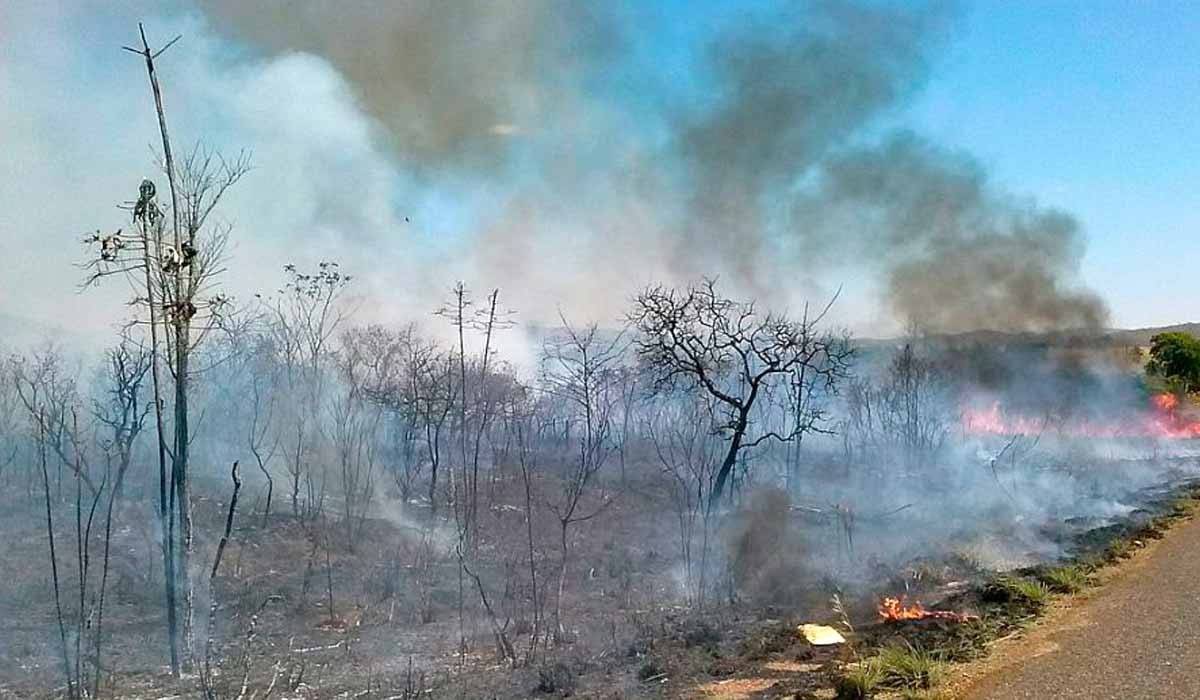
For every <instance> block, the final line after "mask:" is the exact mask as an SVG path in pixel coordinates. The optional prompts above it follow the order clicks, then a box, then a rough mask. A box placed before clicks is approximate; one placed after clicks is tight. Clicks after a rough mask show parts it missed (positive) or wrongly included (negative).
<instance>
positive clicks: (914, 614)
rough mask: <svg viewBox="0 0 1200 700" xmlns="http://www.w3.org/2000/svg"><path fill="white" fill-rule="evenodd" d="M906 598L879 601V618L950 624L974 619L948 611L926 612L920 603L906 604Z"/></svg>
mask: <svg viewBox="0 0 1200 700" xmlns="http://www.w3.org/2000/svg"><path fill="white" fill-rule="evenodd" d="M904 600H905V598H904V596H900V597H899V598H892V597H885V598H883V599H882V600H880V601H879V607H878V610H879V616H880V617H882V618H883V619H884V620H886V621H888V622H902V621H905V620H949V621H950V622H966V621H967V620H971V619H973V616H971V615H964V614H962V613H956V612H950V611H948V610H926V609H925V608H924V606H922V605H921V604H920V603H919V602H918V603H913V604H912V605H906V604H905V603H904Z"/></svg>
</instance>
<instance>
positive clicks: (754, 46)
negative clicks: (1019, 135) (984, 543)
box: [0, 0, 1106, 333]
mask: <svg viewBox="0 0 1200 700" xmlns="http://www.w3.org/2000/svg"><path fill="white" fill-rule="evenodd" d="M156 13H157V14H156ZM958 15H959V13H958V12H957V11H956V8H954V7H953V6H951V5H948V4H946V3H941V2H931V3H925V4H922V5H919V6H915V7H914V6H911V5H908V4H905V5H904V6H900V4H893V3H875V2H866V1H850V0H830V1H814V2H795V3H764V4H762V5H758V6H755V7H752V8H749V9H745V8H740V9H738V10H737V11H736V12H735V11H732V10H730V9H728V8H724V9H722V8H716V7H709V8H706V9H701V10H699V11H698V14H697V15H696V16H695V18H696V21H695V23H691V24H689V25H687V26H683V25H681V24H680V18H679V17H678V16H675V15H674V14H672V13H671V12H669V11H667V10H664V9H660V8H656V7H653V6H650V5H644V4H640V3H633V4H629V5H623V4H619V3H603V4H598V5H591V6H588V7H583V6H580V5H577V4H570V3H567V4H564V3H553V2H546V1H544V0H515V1H514V2H505V3H488V2H482V1H481V2H464V3H454V4H452V5H447V4H445V3H436V2H404V3H352V4H345V3H325V2H318V1H316V0H300V1H298V2H288V3H284V2H270V3H254V4H252V5H246V4H243V3H234V2H229V1H228V0H200V2H198V3H196V4H193V3H190V2H183V1H182V0H181V1H180V2H177V3H174V4H170V5H167V6H152V5H140V6H139V4H138V3H134V4H133V5H132V6H129V7H126V6H109V5H101V4H91V5H85V6H84V7H83V9H81V11H80V12H77V13H72V12H70V11H68V9H67V8H65V7H57V6H53V5H47V6H40V5H39V6H33V5H30V6H29V7H25V8H18V11H17V12H16V13H15V14H14V16H13V17H11V18H10V19H11V22H10V24H11V25H13V26H15V27H18V29H15V30H13V32H12V36H13V38H14V41H15V42H16V43H15V44H14V47H13V48H14V51H15V52H18V53H20V54H22V55H33V56H37V57H38V60H37V62H36V64H31V66H32V65H36V66H40V68H36V69H35V68H33V67H31V66H25V65H24V64H16V63H14V64H11V65H0V84H3V85H5V86H6V87H7V88H8V90H9V91H10V92H13V93H14V94H22V95H24V99H25V101H26V102H27V103H28V104H30V105H36V106H37V107H38V109H40V110H42V111H43V112H44V113H46V114H49V115H54V116H53V123H52V124H51V125H50V126H46V125H44V124H34V123H31V122H30V121H29V120H28V119H27V118H26V117H25V116H23V114H22V113H21V112H20V111H19V110H16V109H10V110H7V111H5V110H0V123H2V124H3V125H4V126H5V128H6V130H7V131H8V132H9V133H10V134H12V135H13V142H14V143H15V144H17V145H18V146H19V148H18V151H17V155H18V157H17V158H15V160H14V161H13V162H14V164H19V165H14V167H15V168H17V169H18V170H14V171H13V172H12V173H11V174H10V177H8V178H7V179H8V180H10V181H12V182H14V183H20V187H21V189H19V190H18V189H16V188H15V187H14V189H13V191H12V192H11V193H4V192H0V204H3V205H4V207H5V209H6V210H9V211H10V212H12V215H13V219H14V220H24V221H28V222H29V230H30V231H38V230H40V229H44V228H47V227H50V228H52V229H54V230H63V231H66V232H69V233H70V234H71V236H74V235H76V233H77V232H78V231H81V230H88V229H91V228H94V227H96V226H111V227H112V228H117V227H119V226H120V225H121V224H122V223H123V220H121V219H120V218H119V217H118V216H117V214H116V213H113V214H112V218H111V220H110V219H108V218H106V217H105V215H104V213H105V212H110V211H113V210H112V209H111V204H112V203H113V201H114V198H115V197H116V198H119V196H120V195H119V194H114V193H123V192H130V193H133V191H134V189H135V188H136V184H137V182H139V181H140V178H141V177H142V176H144V175H146V174H147V172H151V173H152V172H153V168H154V165H153V163H149V164H147V163H146V162H145V161H144V158H145V154H146V151H145V145H146V143H148V142H149V136H148V134H153V129H154V124H153V121H152V120H151V119H150V116H151V112H150V110H149V109H148V107H147V105H146V104H145V103H144V102H139V101H138V100H139V99H141V98H142V97H143V95H142V92H143V85H142V84H141V82H140V80H139V77H138V76H137V75H136V71H134V70H133V69H132V68H131V67H129V66H128V65H127V64H126V63H123V62H118V60H119V59H120V60H124V59H126V58H127V57H126V56H124V55H123V54H119V52H118V54H113V53H111V52H112V44H113V43H114V42H115V43H120V41H119V39H120V38H121V37H124V36H126V33H127V32H129V31H130V27H133V26H135V23H136V21H137V20H138V19H145V20H146V22H147V27H148V29H149V30H150V31H151V35H152V38H153V37H158V36H159V34H161V35H164V36H165V37H169V36H171V35H173V34H175V33H182V34H184V36H185V40H184V42H182V43H181V44H179V45H178V46H177V47H175V48H173V49H172V52H171V53H170V54H169V55H168V56H164V60H163V64H162V66H161V70H162V73H163V77H164V80H166V81H167V87H168V106H169V108H170V109H171V110H172V116H173V119H175V123H176V124H178V127H177V128H176V129H175V130H176V131H177V132H178V133H179V134H181V138H183V139H184V141H185V142H187V141H190V140H192V139H194V138H202V139H204V140H206V141H207V142H208V143H209V145H212V146H215V147H217V148H220V149H222V150H234V151H235V150H236V149H238V148H241V147H249V148H252V149H253V151H254V165H255V171H254V172H253V173H252V174H251V176H250V177H248V178H247V179H246V181H245V184H244V187H243V188H242V189H241V190H239V191H238V192H235V193H234V194H233V195H232V198H231V200H230V201H229V210H228V214H229V218H230V220H231V221H232V222H233V223H235V224H236V231H235V240H236V241H237V242H238V243H237V247H236V248H235V249H234V250H233V257H232V259H231V262H230V275H229V278H228V280H227V284H228V288H229V290H230V291H231V292H232V293H233V294H235V295H237V296H240V297H247V296H248V295H249V294H250V293H253V292H262V291H269V290H270V289H272V288H273V287H274V285H275V284H276V282H277V279H269V278H267V277H264V276H263V275H262V272H263V271H264V270H267V271H269V270H279V269H280V268H281V267H282V266H283V264H285V263H288V262H295V263H299V264H301V265H309V266H311V265H312V264H315V262H316V261H317V260H321V259H333V260H338V261H340V262H341V263H342V266H343V268H344V269H346V270H347V271H348V272H351V273H353V274H354V275H355V276H356V277H357V278H358V280H359V282H358V283H357V284H356V290H355V292H356V294H360V295H362V296H365V297H368V298H371V299H373V300H374V301H376V302H378V303H371V304H364V305H363V308H366V309H376V310H380V313H381V315H384V316H386V315H387V314H391V316H389V317H387V318H383V317H381V318H378V319H374V320H382V321H388V322H390V321H398V320H402V319H411V318H412V317H413V316H414V315H419V316H425V315H426V314H428V312H429V310H431V309H434V308H437V307H439V306H440V305H441V303H442V302H443V301H444V296H445V290H446V289H447V288H448V287H449V286H450V285H451V284H452V283H453V282H454V281H455V280H456V279H464V280H466V281H467V282H468V284H470V285H471V286H472V287H474V288H476V289H485V288H490V287H493V286H498V287H501V288H503V290H504V297H505V299H506V305H507V306H509V307H511V308H514V309H516V310H518V311H519V312H520V314H521V316H522V318H523V319H524V320H526V321H528V322H530V323H536V322H553V321H554V320H555V319H557V317H558V311H559V310H560V309H562V310H564V311H566V312H567V313H568V314H569V315H571V316H573V317H576V318H579V319H582V318H591V319H595V320H598V321H601V322H603V323H609V322H612V321H613V320H614V319H617V318H620V317H621V316H622V315H623V313H624V312H625V310H626V307H627V302H628V298H629V296H630V295H631V294H632V293H633V292H634V291H635V290H637V289H638V288H640V287H642V286H644V285H647V284H651V283H656V282H663V283H667V284H681V283H687V282H693V281H695V280H696V279H697V278H698V277H701V276H713V277H719V278H721V282H722V286H723V287H724V288H725V289H727V290H728V292H729V293H730V294H732V295H734V296H740V297H743V298H749V297H754V298H757V299H759V300H761V302H762V303H763V304H767V305H770V306H774V307H777V308H790V309H791V310H792V311H797V310H798V309H799V307H800V305H801V304H802V303H803V302H806V301H822V300H824V299H828V298H829V297H830V296H831V295H832V294H833V293H834V292H835V290H836V289H838V288H839V287H840V288H843V290H844V293H843V296H842V299H843V301H842V302H840V303H839V304H838V305H837V307H835V312H834V313H835V316H836V318H835V319H834V320H836V321H838V322H841V323H845V324H847V325H850V326H852V327H855V328H856V329H858V330H867V331H869V332H871V333H892V332H895V331H897V330H899V329H901V328H902V327H904V326H905V325H906V324H908V323H909V322H913V321H915V322H917V323H919V324H920V325H921V326H923V327H924V328H925V329H926V330H930V331H942V332H956V331H969V330H974V329H979V328H992V329H997V330H1008V331H1014V330H1020V331H1026V330H1027V331H1040V330H1049V329H1063V328H1095V327H1098V326H1101V325H1103V323H1104V321H1105V319H1106V312H1105V307H1104V304H1103V303H1102V302H1101V301H1100V300H1099V299H1098V298H1097V297H1096V296H1095V295H1094V294H1093V293H1092V292H1090V291H1089V290H1087V289H1084V288H1081V287H1080V286H1079V282H1078V279H1077V273H1078V268H1079V262H1080V259H1081V256H1082V254H1083V251H1084V238H1083V235H1082V232H1081V230H1080V227H1079V225H1078V223H1077V222H1076V221H1075V220H1074V219H1072V218H1071V217H1070V215H1068V214H1066V213H1063V212H1058V211H1055V210H1052V209H1047V208H1044V207H1042V206H1039V205H1038V204H1037V203H1035V202H1032V201H1028V200H1025V199H1021V198H1020V197H1018V196H1015V195H1012V194H1009V193H1007V192H1005V191H1003V190H1001V189H999V188H997V187H996V186H994V185H993V184H992V183H991V182H989V179H988V177H987V173H986V172H985V171H984V170H983V169H982V168H981V167H980V166H979V164H978V163H976V162H975V161H973V160H972V158H971V157H970V156H969V155H966V154H962V153H957V152H949V151H947V150H946V149H944V148H942V147H940V146H938V145H937V144H936V143H934V142H932V141H930V140H928V139H927V138H923V137H922V136H919V135H913V134H908V133H904V132H899V133H897V132H896V131H895V130H894V129H893V128H892V125H893V124H895V123H902V122H903V112H904V109H905V108H906V107H907V106H908V103H909V101H910V99H911V98H912V97H913V96H914V95H917V94H919V92H920V91H921V89H922V88H923V86H924V84H925V83H926V81H927V80H928V78H929V76H930V75H931V74H932V73H934V72H936V64H937V61H938V60H939V57H940V56H941V54H942V51H941V49H942V47H943V45H944V44H945V43H946V42H947V40H948V38H949V37H952V36H953V34H954V32H955V30H956V27H957V25H958ZM42 26H47V27H56V28H57V31H59V32H61V33H62V34H63V35H64V36H62V37H60V39H61V41H60V42H59V43H62V45H66V46H77V48H76V49H75V50H74V51H72V52H66V53H64V52H54V51H50V50H49V49H48V48H46V46H48V44H46V43H43V44H42V45H38V44H36V43H35V42H33V41H32V40H29V41H26V40H24V39H22V37H26V36H35V35H36V34H37V32H36V31H34V29H33V28H35V27H42ZM22 27H27V28H29V29H28V30H24V29H21V28H22ZM81 37H82V38H81ZM101 58H102V59H104V60H105V61H110V62H111V65H108V64H107V63H106V64H105V65H104V66H103V70H100V68H98V67H95V65H94V64H95V61H96V60H98V59H101ZM47 74H54V75H63V76H76V75H78V76H80V77H79V78H78V80H79V85H78V86H77V87H76V88H64V89H63V90H61V91H56V92H53V93H50V92H46V91H45V90H43V89H42V86H44V84H45V81H44V77H45V75H47ZM89 91H90V93H95V94H94V95H90V97H89V99H88V100H87V101H86V108H87V113H88V114H89V117H88V120H89V121H88V124H89V130H79V129H77V128H76V127H77V125H78V121H79V118H80V117H79V116H78V115H79V110H80V109H82V108H83V105H82V104H80V105H75V104H74V103H72V102H71V101H70V100H67V99H66V98H65V97H64V95H68V94H73V93H75V92H80V93H84V92H89ZM131 120H132V121H131ZM48 128H49V129H51V130H53V131H54V133H55V137H54V138H53V139H47V138H44V137H43V136H42V132H43V131H45V130H46V129H48ZM101 134H103V138H106V139H107V138H109V137H110V135H111V138H112V139H114V142H113V144H112V146H113V147H112V149H111V152H112V154H113V156H112V162H111V163H98V164H97V165H96V168H95V169H94V170H95V171H96V172H97V173H101V175H99V176H97V177H95V178H89V179H88V181H87V183H88V186H89V188H90V190H89V193H88V196H87V197H86V198H83V197H76V198H73V200H72V201H74V202H76V203H77V204H76V207H75V208H74V209H71V208H68V210H66V211H59V212H56V213H55V214H54V215H53V216H50V215H49V214H48V213H47V210H46V209H45V208H44V207H39V206H35V205H34V204H33V202H36V201H37V198H36V197H34V196H32V194H31V193H33V192H36V191H42V190H45V189H47V188H53V187H56V186H57V185H58V184H60V181H59V179H58V178H57V176H56V174H57V173H61V172H68V171H69V172H81V169H80V167H79V161H81V160H84V159H91V160H94V159H95V158H96V157H98V156H96V155H95V153H94V151H95V148H94V144H95V142H96V139H97V138H100V137H101V136H100V135H101ZM49 144H53V146H50V145H49ZM130 154H134V155H133V156H132V157H131V156H130ZM122 163H125V164H126V165H125V167H124V168H122V167H121V164H122ZM129 163H133V165H129ZM5 194H11V195H12V196H10V197H5V196H4V195H5ZM268 203H269V204H268ZM64 235H65V234H64ZM28 238H29V241H30V245H34V246H38V245H40V246H41V248H42V249H43V250H41V253H44V254H45V255H54V256H56V257H55V260H56V261H61V263H62V264H61V265H60V266H59V267H61V269H63V270H64V273H63V275H62V277H61V278H55V279H53V280H47V279H44V278H41V279H34V278H33V277H32V276H30V275H29V274H28V273H27V271H24V270H20V269H17V270H10V269H6V268H2V267H0V272H4V273H6V274H12V275H16V276H18V277H20V276H21V275H24V278H28V279H27V281H28V284H27V285H25V286H21V287H20V288H21V289H22V292H21V294H22V295H23V296H22V298H19V299H15V300H12V301H10V302H6V304H7V305H6V307H5V309H4V311H5V312H7V313H17V314H18V315H20V314H24V313H27V312H28V310H29V309H33V308H35V307H37V308H47V309H54V308H63V307H64V306H65V305H66V304H67V299H68V298H73V297H75V295H74V288H75V282H76V280H75V279H74V277H72V276H71V275H72V272H69V271H68V270H69V269H70V265H69V263H70V262H71V261H72V260H74V259H75V258H74V256H75V255H76V253H75V251H74V249H70V248H69V247H64V246H61V245H54V246H50V244H48V243H45V241H48V240H49V239H46V238H44V237H40V236H37V235H35V234H32V233H31V234H29V235H28ZM299 242H303V245H297V243H299ZM34 253H37V251H31V254H34ZM297 258H302V259H297ZM56 264H57V263H56ZM24 278H23V279H24ZM51 284H52V285H53V294H47V293H46V288H47V287H48V286H49V285H51ZM91 299H92V297H89V303H90V300H91ZM97 303H98V302H97ZM106 303H107V301H106ZM104 308H110V306H105V307H104ZM877 310H878V311H877ZM384 312H386V313H384ZM47 315H48V314H47ZM864 323H865V324H871V325H870V326H869V327H866V328H864V326H863V324H864Z"/></svg>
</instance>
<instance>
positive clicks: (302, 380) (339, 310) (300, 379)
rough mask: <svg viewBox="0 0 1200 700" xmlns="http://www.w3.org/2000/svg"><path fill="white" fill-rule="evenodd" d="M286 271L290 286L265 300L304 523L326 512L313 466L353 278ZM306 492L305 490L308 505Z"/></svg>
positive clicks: (296, 510)
mask: <svg viewBox="0 0 1200 700" xmlns="http://www.w3.org/2000/svg"><path fill="white" fill-rule="evenodd" d="M283 269H284V272H286V273H287V275H288V280H287V282H286V283H285V284H284V286H283V287H282V288H281V289H280V290H279V293H278V294H277V295H275V296H274V297H273V298H270V299H267V298H261V297H260V298H261V299H262V303H263V305H264V308H265V310H266V312H267V316H268V318H269V326H268V328H269V332H270V334H271V340H272V347H274V349H275V352H276V353H277V354H278V358H279V360H278V361H279V363H280V365H281V366H282V371H283V383H284V386H283V388H285V389H286V390H287V392H288V402H287V404H286V412H285V413H284V415H281V416H280V419H281V420H282V421H284V424H285V426H286V434H285V437H284V439H283V440H282V444H283V452H284V455H285V456H286V458H287V470H288V473H289V475H290V477H291V482H292V483H291V502H292V513H293V515H295V516H296V517H297V518H299V519H300V520H302V521H303V520H306V519H308V518H311V517H313V516H315V515H317V513H318V512H319V511H320V508H321V504H320V497H319V496H318V495H317V492H316V488H315V482H314V476H313V474H312V472H311V469H310V464H309V460H310V453H311V452H312V451H313V450H315V448H316V442H317V440H318V439H319V437H320V434H319V432H320V425H321V423H320V422H321V410H322V407H323V404H324V401H325V399H326V388H327V387H326V384H327V379H328V377H327V374H328V372H327V365H328V360H329V359H330V353H331V351H332V348H331V347H330V345H331V343H332V341H333V339H334V338H335V337H336V334H337V332H338V330H339V329H340V328H341V326H342V323H343V321H345V319H346V315H347V314H348V313H349V309H348V308H347V307H346V306H345V305H344V304H342V303H341V301H342V297H343V295H344V293H345V291H346V287H347V285H348V284H349V283H350V282H351V281H352V279H353V278H352V277H351V276H350V275H343V274H342V273H341V271H340V270H339V269H338V264H337V263H336V262H330V261H323V262H321V263H319V264H318V265H317V270H316V271H315V272H302V271H300V270H298V269H297V268H296V266H295V265H285V266H284V268H283ZM322 478H323V475H322ZM302 486H304V487H306V499H305V503H304V504H303V505H302V504H301V502H300V494H301V487H302Z"/></svg>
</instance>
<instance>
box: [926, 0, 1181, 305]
mask: <svg viewBox="0 0 1200 700" xmlns="http://www.w3.org/2000/svg"><path fill="white" fill-rule="evenodd" d="M965 10H966V12H965V15H964V17H963V22H962V26H961V28H960V31H959V32H958V33H957V34H956V35H954V36H953V38H952V39H951V41H950V45H949V46H948V47H947V50H946V51H945V53H944V54H943V55H942V56H941V57H940V58H939V59H938V61H937V63H936V64H935V66H934V69H933V72H932V75H931V79H930V82H929V84H928V85H927V87H926V88H925V90H924V91H923V92H922V93H921V95H920V96H919V97H918V99H917V100H916V102H915V103H914V104H913V105H912V107H911V109H910V110H908V114H906V115H905V118H906V119H911V123H912V124H914V125H915V126H916V127H917V128H919V129H920V130H922V131H924V132H927V133H930V134H933V135H936V137H937V138H938V139H940V140H942V141H943V142H944V143H949V144H952V145H955V146H958V147H961V148H963V149H966V150H968V151H970V152H971V153H973V154H974V155H975V156H976V157H977V158H979V159H980V160H981V161H982V162H983V163H985V164H986V165H987V166H988V167H990V168H991V169H992V175H993V177H994V178H996V179H997V180H998V181H999V182H1001V183H1002V184H1003V185H1005V186H1006V187H1007V188H1008V189H1009V190H1011V191H1013V192H1016V193H1023V194H1027V195H1032V196H1036V197H1038V198H1039V199H1040V200H1042V201H1044V202H1045V203H1047V204H1052V205H1055V206H1058V207H1062V208H1064V209H1067V210H1069V211H1071V212H1073V213H1075V214H1076V215H1077V216H1078V217H1079V218H1080V219H1081V221H1082V222H1083V224H1084V225H1085V227H1086V230H1087V233H1088V237H1089V243H1090V245H1089V247H1088V251H1087V255H1086V257H1085V258H1084V262H1083V275H1084V277H1085V279H1086V280H1087V281H1088V282H1089V283H1090V284H1091V285H1093V286H1094V287H1095V288H1096V289H1098V290H1100V291H1101V292H1102V293H1103V295H1104V296H1105V298H1106V299H1107V300H1108V302H1109V304H1110V305H1111V307H1112V309H1113V316H1114V318H1113V321H1114V322H1115V323H1116V324H1118V325H1122V326H1145V325H1157V324H1166V323H1173V322H1178V321H1182V320H1197V319H1200V274H1197V267H1196V266H1197V263H1200V208H1198V207H1197V195H1196V191H1197V186H1198V185H1200V49H1198V45H1197V43H1196V38H1197V37H1200V3H1195V2H1178V1H1155V2H1137V1H1135V0H1086V1H1083V0H1077V1H1073V2H1067V1H1064V0H1046V1H1033V0H1025V1H1022V2H1011V1H1010V2H1003V1H998V0H987V1H979V2H972V3H969V4H967V5H966V6H965Z"/></svg>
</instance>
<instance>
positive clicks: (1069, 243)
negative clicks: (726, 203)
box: [797, 134, 1107, 332]
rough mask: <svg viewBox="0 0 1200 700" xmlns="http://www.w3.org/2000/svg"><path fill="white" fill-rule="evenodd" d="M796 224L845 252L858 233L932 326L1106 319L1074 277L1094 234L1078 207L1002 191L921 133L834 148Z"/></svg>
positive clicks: (860, 251) (905, 308)
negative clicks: (1086, 231)
mask: <svg viewBox="0 0 1200 700" xmlns="http://www.w3.org/2000/svg"><path fill="white" fill-rule="evenodd" d="M797 231H798V234H799V235H800V236H801V239H802V240H805V241H806V243H809V244H811V245H813V246H814V247H819V248H831V247H832V248H835V249H838V250H841V251H842V252H845V250H846V249H845V238H846V236H847V235H848V234H849V235H850V237H851V239H852V241H853V243H852V245H853V248H852V249H851V252H852V253H853V254H854V255H857V256H859V258H860V259H863V260H867V261H870V262H871V263H872V264H875V265H878V266H879V268H880V270H881V271H882V272H883V275H884V279H885V281H886V285H887V290H888V299H889V301H890V302H891V304H892V305H893V307H894V309H895V310H896V312H897V313H898V314H899V315H900V316H901V317H902V318H904V319H906V320H911V321H915V322H917V323H918V324H919V325H921V326H922V327H923V328H926V329H928V330H932V331H937V332H948V331H950V332H952V331H961V330H971V329H979V328H991V329H996V330H1007V331H1049V330H1055V329H1063V328H1068V329H1097V328H1099V327H1100V326H1101V325H1102V324H1103V323H1104V321H1105V320H1106V318H1107V309H1106V307H1105V305H1104V302H1103V301H1101V300H1100V298H1099V297H1097V296H1096V295H1095V294H1094V293H1093V292H1091V291H1090V290H1086V289H1081V288H1079V287H1077V286H1073V284H1072V277H1073V275H1074V273H1075V272H1076V271H1077V269H1078V266H1079V261H1080V258H1081V257H1082V255H1083V250H1084V240H1083V236H1082V232H1081V231H1080V228H1079V224H1078V222H1077V221H1076V220H1075V219H1074V218H1073V217H1072V216H1071V215H1069V214H1067V213H1065V212H1062V211H1058V210H1054V209H1046V208H1042V207H1039V206H1037V205H1036V204H1035V203H1033V202H1028V201H1022V200H1018V199H1016V198H1014V197H1012V196H1010V195H1007V194H1005V193H1002V192H996V191H994V190H993V188H991V187H990V186H989V183H988V182H987V175H986V173H984V172H983V171H982V170H981V169H980V168H979V166H978V165H977V164H976V163H975V162H973V161H972V160H971V159H970V158H968V157H966V156H962V155H958V154H951V153H947V152H945V151H943V150H941V149H939V148H937V147H936V146H934V145H932V144H930V143H928V142H925V141H922V140H921V139H919V138H917V137H916V136H913V135H911V134H901V135H898V136H894V137H892V138H890V139H889V140H888V141H887V142H886V143H884V144H883V145H882V146H873V147H869V148H861V149H854V150H851V151H849V152H847V153H843V154H839V155H838V156H836V157H834V158H831V159H830V161H829V162H828V163H826V165H825V168H824V169H823V173H822V179H821V182H820V185H819V186H818V187H817V188H816V189H815V191H814V192H812V193H810V194H808V195H807V196H806V197H805V198H804V200H803V201H802V203H801V204H800V205H798V206H797ZM839 244H840V245H841V246H842V247H841V248H838V246H839Z"/></svg>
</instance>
